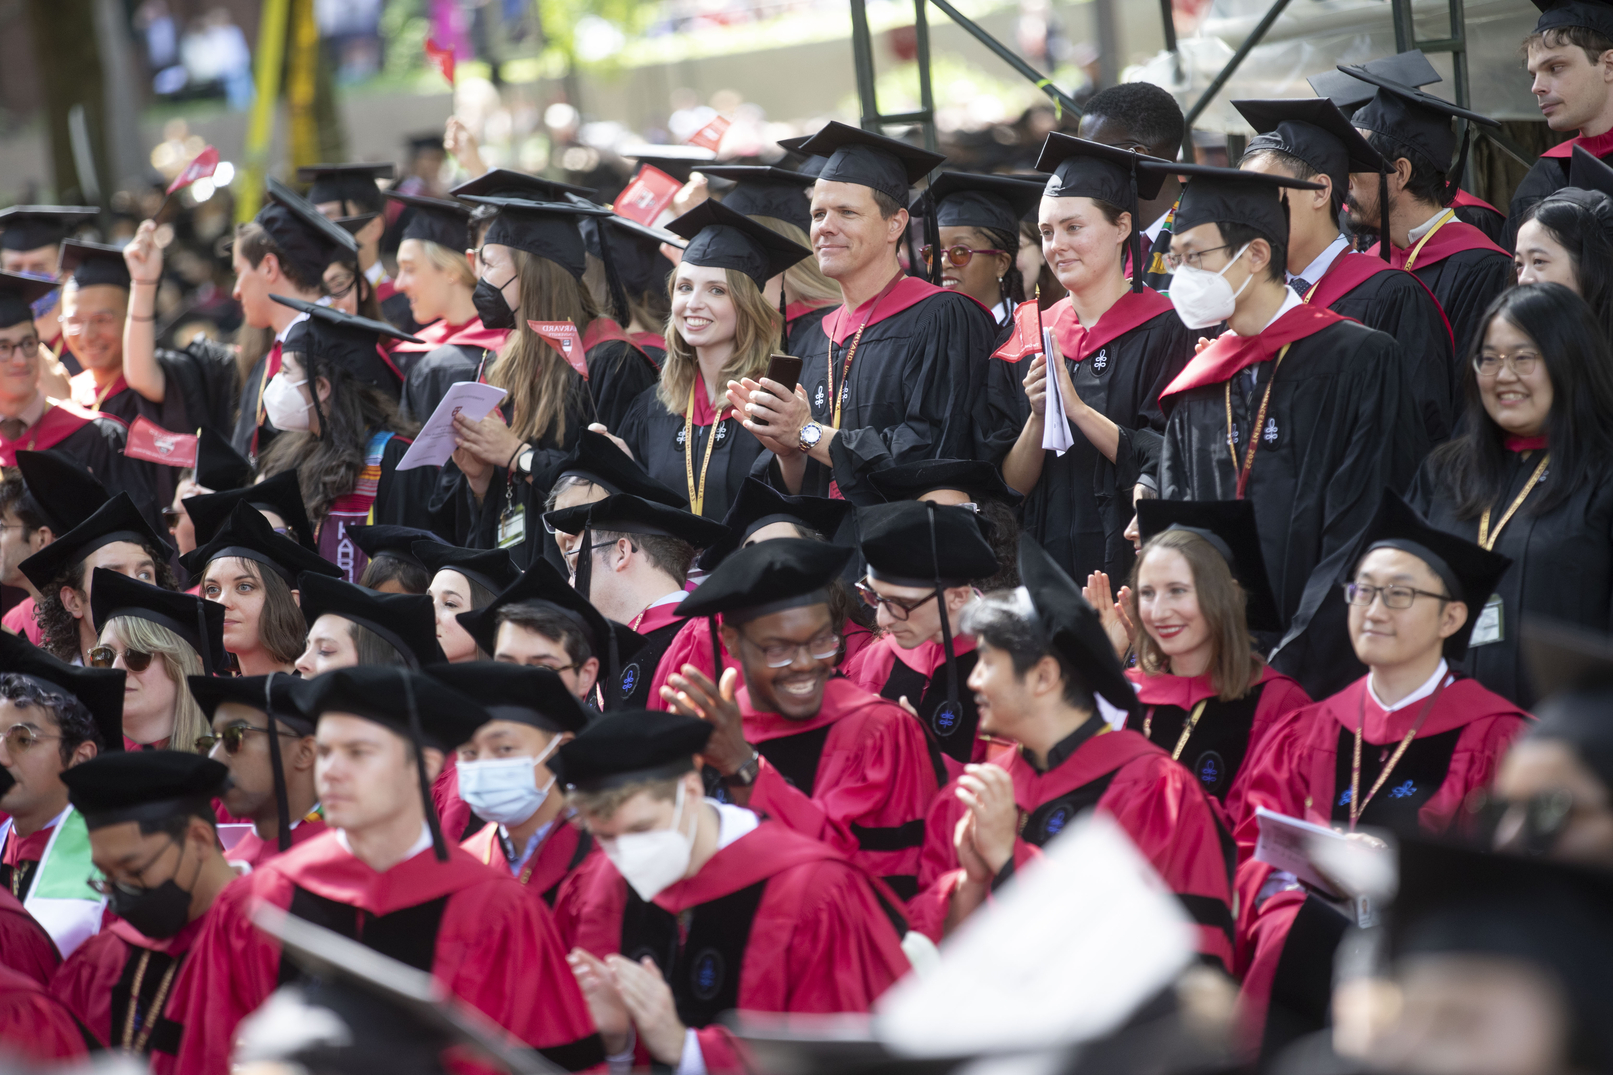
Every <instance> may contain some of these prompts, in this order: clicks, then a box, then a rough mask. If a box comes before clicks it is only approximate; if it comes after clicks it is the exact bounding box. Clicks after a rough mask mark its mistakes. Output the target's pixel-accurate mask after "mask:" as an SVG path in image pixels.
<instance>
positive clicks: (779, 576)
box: [678, 538, 851, 623]
mask: <svg viewBox="0 0 1613 1075" xmlns="http://www.w3.org/2000/svg"><path fill="white" fill-rule="evenodd" d="M849 559H851V550H850V549H848V548H846V547H845V546H843V545H830V544H828V543H827V542H822V541H807V540H805V539H803V538H775V539H774V540H772V541H761V542H758V543H756V544H755V545H751V546H748V547H746V548H743V549H740V550H738V551H737V552H734V553H732V554H730V555H729V556H728V557H727V558H726V559H725V560H723V562H722V563H720V564H718V565H717V567H716V568H715V569H714V570H713V571H712V572H711V574H709V575H707V576H706V580H705V581H704V582H702V583H701V584H700V585H699V586H697V587H696V588H695V590H694V592H693V593H691V594H690V595H689V596H688V597H685V598H684V599H683V601H682V603H681V604H679V605H678V615H680V616H715V615H717V614H718V613H721V614H722V615H723V618H724V620H725V621H726V622H729V623H743V622H745V621H747V620H753V619H756V618H757V617H758V616H768V615H771V614H772V613H774V612H782V611H784V610H785V609H790V608H801V607H803V606H806V605H820V604H825V603H827V602H828V600H829V585H830V584H831V583H832V582H833V581H834V580H835V578H836V577H838V576H839V574H840V571H841V569H842V568H844V567H845V566H846V561H847V560H849Z"/></svg>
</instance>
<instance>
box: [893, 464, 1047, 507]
mask: <svg viewBox="0 0 1613 1075" xmlns="http://www.w3.org/2000/svg"><path fill="white" fill-rule="evenodd" d="M868 481H869V483H870V484H871V485H873V487H874V489H875V490H876V491H877V492H878V493H879V495H880V496H882V497H884V498H885V499H886V500H917V499H918V498H919V497H921V496H923V495H924V494H925V493H933V492H935V491H936V490H938V489H953V490H956V491H958V492H960V493H965V494H967V495H968V496H969V498H970V499H971V500H973V501H975V502H976V503H979V502H980V501H981V500H1000V501H1002V502H1003V503H1004V504H1007V505H1008V506H1010V507H1017V506H1018V505H1019V503H1020V501H1022V500H1024V499H1025V498H1024V497H1023V496H1021V495H1020V494H1019V493H1018V492H1017V491H1016V490H1014V489H1013V488H1012V487H1010V486H1009V484H1008V483H1007V482H1005V481H1003V476H1002V472H1001V471H999V470H998V469H997V468H996V467H995V466H993V465H992V464H990V463H988V462H986V461H985V460H983V459H918V460H914V461H913V462H911V463H899V464H897V465H896V466H894V467H886V468H885V469H883V470H876V471H874V472H873V473H872V474H870V475H868Z"/></svg>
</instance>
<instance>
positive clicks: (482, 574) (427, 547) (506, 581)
mask: <svg viewBox="0 0 1613 1075" xmlns="http://www.w3.org/2000/svg"><path fill="white" fill-rule="evenodd" d="M411 551H413V553H414V555H415V559H417V560H419V561H420V562H421V563H422V564H424V565H425V568H426V570H427V571H430V572H431V573H432V574H433V575H435V574H436V573H437V572H439V571H457V572H459V573H460V574H461V575H464V576H465V577H466V578H467V579H470V580H471V581H472V582H474V583H476V584H477V585H478V586H480V587H482V589H484V590H487V591H488V592H490V593H493V594H498V593H501V592H503V591H504V590H507V589H509V588H510V587H511V586H513V585H514V584H515V580H516V579H518V578H520V577H521V569H520V568H518V567H516V566H515V561H514V560H512V559H510V554H509V551H508V550H507V549H462V548H460V547H459V546H457V545H444V544H443V543H442V541H441V540H440V539H438V538H431V539H429V540H425V541H417V542H415V543H414V545H413V546H411Z"/></svg>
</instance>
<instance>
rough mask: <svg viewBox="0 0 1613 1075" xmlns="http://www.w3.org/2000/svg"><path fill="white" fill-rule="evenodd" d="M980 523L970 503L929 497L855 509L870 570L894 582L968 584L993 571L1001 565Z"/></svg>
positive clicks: (870, 572)
mask: <svg viewBox="0 0 1613 1075" xmlns="http://www.w3.org/2000/svg"><path fill="white" fill-rule="evenodd" d="M932 519H933V522H934V530H933V532H932V530H931V522H932ZM980 525H981V524H980V516H978V515H976V514H975V513H974V512H972V511H970V510H969V509H968V508H958V507H945V506H943V505H939V504H931V503H929V502H927V501H919V500H898V501H895V502H893V503H890V504H875V505H873V506H871V507H865V508H859V509H857V532H858V535H859V542H858V543H859V545H860V546H861V548H862V554H863V559H865V560H867V561H868V574H869V575H870V576H871V577H872V578H875V579H878V580H879V581H880V582H887V583H890V584H891V585H892V586H923V587H928V586H932V585H935V584H937V583H939V585H941V586H964V585H967V584H968V583H970V582H972V581H974V580H976V579H986V578H990V577H991V576H993V575H995V574H996V573H997V571H998V570H999V568H1000V567H1001V565H1000V564H998V563H997V554H996V553H994V552H992V550H991V545H990V543H988V542H987V541H986V538H985V535H983V534H982V533H981V532H980Z"/></svg>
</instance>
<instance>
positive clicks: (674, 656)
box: [647, 616, 874, 710]
mask: <svg viewBox="0 0 1613 1075" xmlns="http://www.w3.org/2000/svg"><path fill="white" fill-rule="evenodd" d="M717 621H718V625H719V627H720V626H721V623H722V617H721V616H718V617H717ZM873 640H874V633H873V632H872V631H870V630H869V629H868V628H866V627H864V626H862V625H861V624H859V623H853V622H851V621H849V620H848V621H847V622H846V626H845V628H844V633H843V634H842V635H841V642H842V643H843V645H842V648H843V650H844V652H843V653H842V654H841V657H840V667H841V668H842V669H845V668H846V667H848V666H849V665H850V664H851V662H852V661H854V660H856V659H857V655H858V654H859V653H861V652H862V651H863V649H864V648H865V647H867V646H868V645H870V644H871V643H872V642H873ZM717 644H718V645H722V640H721V639H720V638H719V639H718V640H717ZM722 662H723V667H724V668H733V667H734V666H735V665H736V663H737V662H736V661H735V660H734V655H733V654H731V653H729V652H728V647H727V646H723V647H722ZM686 664H692V665H694V666H695V667H696V668H698V669H700V671H701V673H702V674H703V675H705V676H706V678H707V679H710V680H712V681H713V682H715V681H716V678H717V663H716V662H715V661H714V660H712V657H711V627H710V625H709V624H708V623H707V622H706V619H705V617H703V616H702V617H700V618H698V619H692V620H684V621H683V626H682V627H679V628H678V633H677V634H675V635H673V636H672V642H671V644H670V645H668V646H667V648H666V652H665V653H663V654H661V660H660V662H659V663H658V664H657V665H656V667H655V678H654V679H653V680H651V681H650V697H649V700H648V702H647V705H648V707H649V708H650V709H663V710H669V709H671V708H672V707H671V706H669V705H668V704H667V703H666V702H665V701H664V700H662V698H661V688H662V687H664V686H666V685H667V682H666V681H667V677H668V676H671V675H674V674H677V675H681V674H682V673H683V666H684V665H686Z"/></svg>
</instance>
